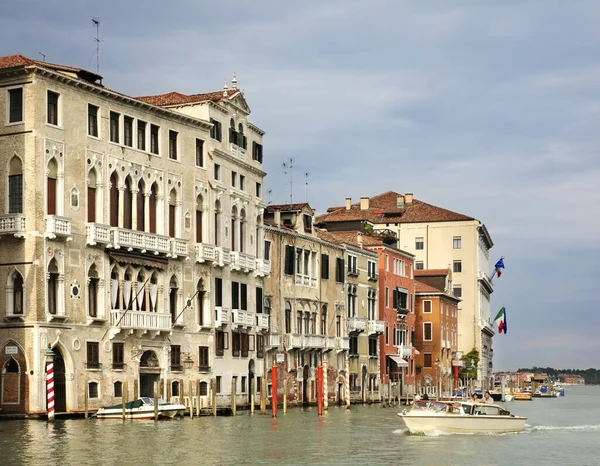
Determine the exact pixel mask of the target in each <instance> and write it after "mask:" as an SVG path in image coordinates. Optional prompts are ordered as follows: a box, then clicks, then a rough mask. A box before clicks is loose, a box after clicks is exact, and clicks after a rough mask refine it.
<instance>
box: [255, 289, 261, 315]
mask: <svg viewBox="0 0 600 466" xmlns="http://www.w3.org/2000/svg"><path fill="white" fill-rule="evenodd" d="M256 312H257V313H258V314H262V312H263V290H262V288H259V287H256Z"/></svg>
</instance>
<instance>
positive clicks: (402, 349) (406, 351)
mask: <svg viewBox="0 0 600 466" xmlns="http://www.w3.org/2000/svg"><path fill="white" fill-rule="evenodd" d="M398 354H399V355H400V357H401V358H402V359H408V358H410V357H412V346H411V345H400V346H398Z"/></svg>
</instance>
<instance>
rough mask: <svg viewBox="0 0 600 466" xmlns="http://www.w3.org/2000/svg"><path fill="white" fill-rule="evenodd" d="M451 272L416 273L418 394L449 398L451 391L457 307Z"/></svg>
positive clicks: (444, 270)
mask: <svg viewBox="0 0 600 466" xmlns="http://www.w3.org/2000/svg"><path fill="white" fill-rule="evenodd" d="M451 289H452V275H451V272H450V270H449V269H448V270H446V269H439V270H417V271H415V295H416V303H415V309H416V322H415V327H416V331H415V338H414V346H415V348H416V349H417V351H418V353H417V355H416V356H415V361H416V365H417V369H416V385H417V392H420V393H428V394H431V395H449V394H451V392H452V388H453V379H454V377H453V370H452V360H453V359H456V351H457V343H458V303H459V301H460V299H459V298H456V297H455V296H453V295H452V294H451V293H450V291H449V290H451Z"/></svg>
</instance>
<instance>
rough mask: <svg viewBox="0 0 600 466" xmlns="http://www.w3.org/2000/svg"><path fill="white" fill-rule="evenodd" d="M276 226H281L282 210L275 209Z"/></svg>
mask: <svg viewBox="0 0 600 466" xmlns="http://www.w3.org/2000/svg"><path fill="white" fill-rule="evenodd" d="M274 222H275V226H278V227H279V226H281V210H279V209H275V217H274Z"/></svg>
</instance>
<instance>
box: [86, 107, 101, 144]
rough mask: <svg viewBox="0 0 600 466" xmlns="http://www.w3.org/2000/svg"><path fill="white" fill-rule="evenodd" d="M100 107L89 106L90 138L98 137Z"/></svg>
mask: <svg viewBox="0 0 600 466" xmlns="http://www.w3.org/2000/svg"><path fill="white" fill-rule="evenodd" d="M98 110H99V109H98V107H96V106H95V105H92V104H88V136H94V137H95V138H97V137H98Z"/></svg>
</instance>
